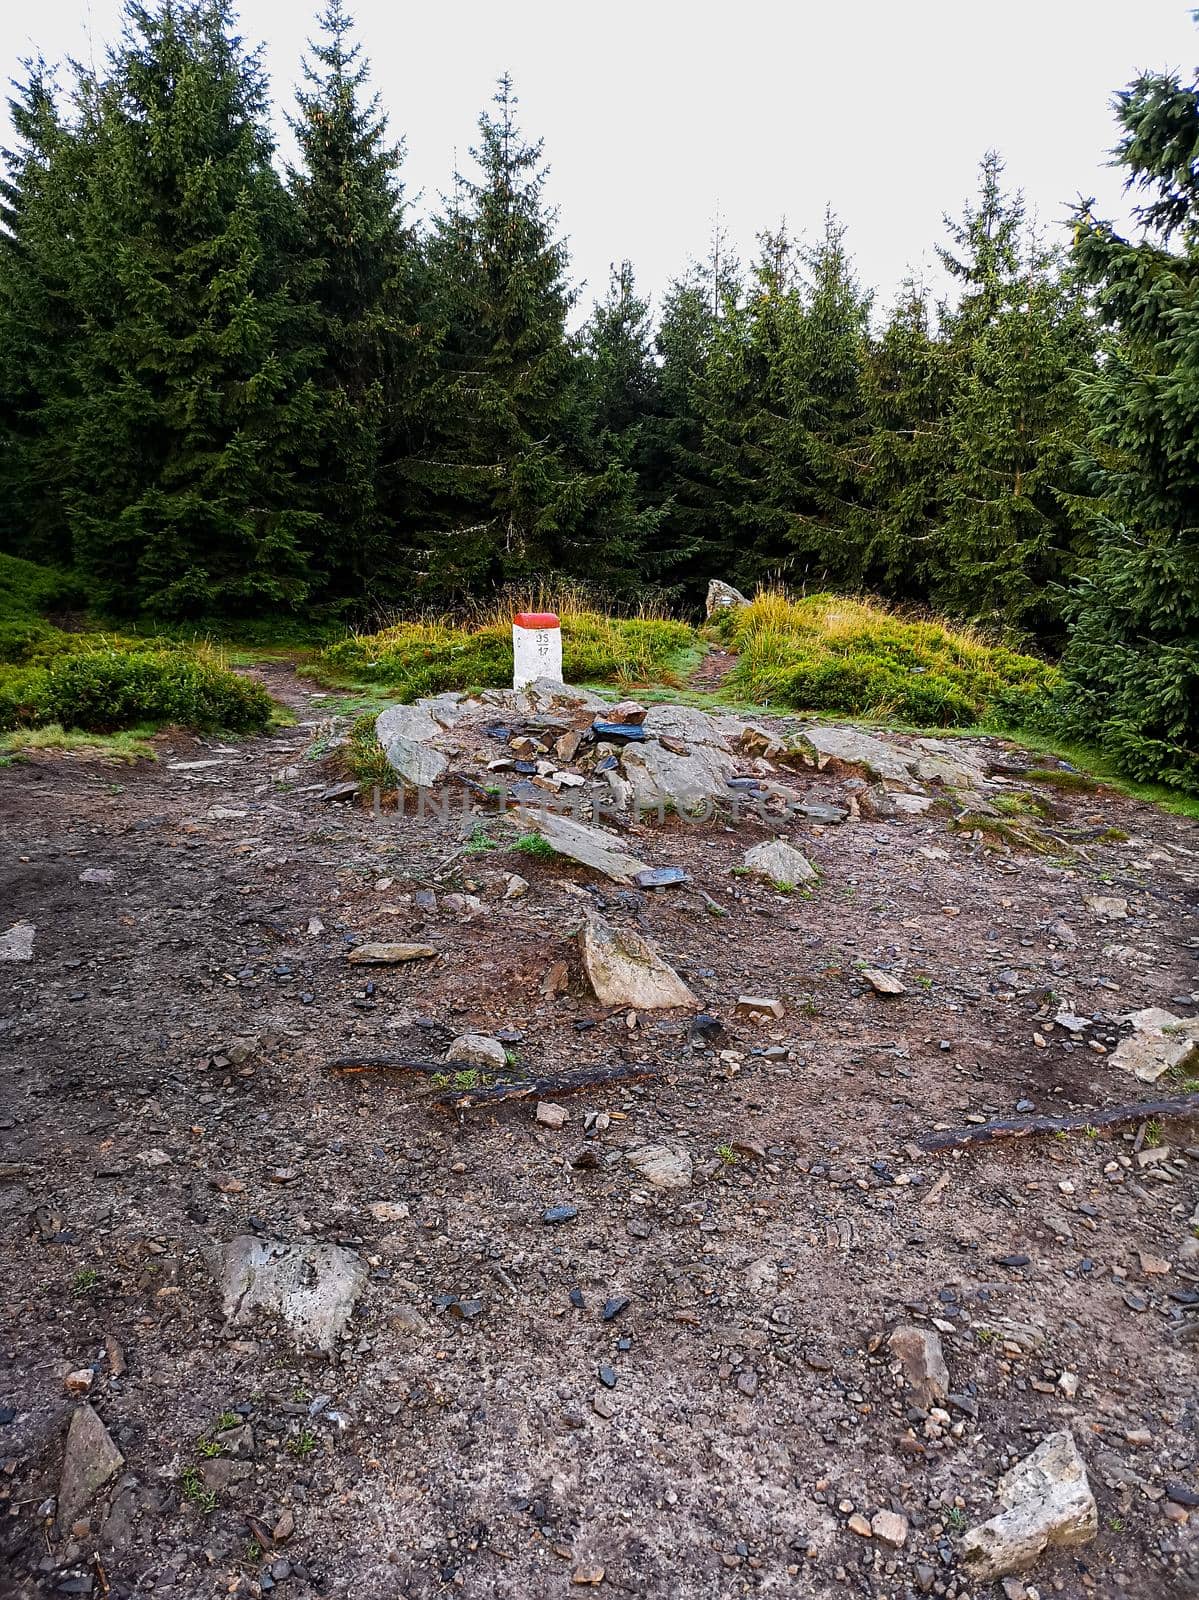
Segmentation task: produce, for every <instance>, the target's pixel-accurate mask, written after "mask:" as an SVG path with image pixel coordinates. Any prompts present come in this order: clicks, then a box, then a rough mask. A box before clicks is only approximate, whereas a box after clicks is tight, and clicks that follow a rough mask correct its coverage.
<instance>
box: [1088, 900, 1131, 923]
mask: <svg viewBox="0 0 1199 1600" xmlns="http://www.w3.org/2000/svg"><path fill="white" fill-rule="evenodd" d="M1082 903H1083V905H1084V906H1086V908H1087V910H1088V911H1089V912H1090V913H1091V914H1092V916H1096V917H1098V918H1099V920H1100V922H1124V921H1126V920H1127V918H1128V901H1127V900H1123V899H1121V898H1120V897H1119V896H1118V895H1113V894H1088V895H1084V897H1083V902H1082Z"/></svg>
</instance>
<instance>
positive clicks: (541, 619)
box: [512, 611, 558, 628]
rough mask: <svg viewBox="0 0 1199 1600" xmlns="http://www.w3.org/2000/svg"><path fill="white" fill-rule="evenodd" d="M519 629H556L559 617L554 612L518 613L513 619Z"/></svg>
mask: <svg viewBox="0 0 1199 1600" xmlns="http://www.w3.org/2000/svg"><path fill="white" fill-rule="evenodd" d="M512 620H513V622H514V623H515V624H516V626H517V627H518V628H556V627H557V626H558V618H557V615H556V614H555V613H554V612H553V611H518V612H517V613H516V615H515V616H514V617H513V619H512Z"/></svg>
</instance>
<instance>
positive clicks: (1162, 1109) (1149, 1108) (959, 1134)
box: [916, 1094, 1199, 1154]
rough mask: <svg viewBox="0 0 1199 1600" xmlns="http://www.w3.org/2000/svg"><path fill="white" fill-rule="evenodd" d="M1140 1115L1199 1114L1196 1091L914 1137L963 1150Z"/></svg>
mask: <svg viewBox="0 0 1199 1600" xmlns="http://www.w3.org/2000/svg"><path fill="white" fill-rule="evenodd" d="M1142 1117H1186V1118H1199V1094H1182V1095H1178V1096H1177V1097H1176V1098H1175V1099H1173V1100H1138V1101H1137V1102H1135V1104H1133V1105H1123V1106H1108V1107H1107V1108H1106V1110H1103V1111H1079V1112H1074V1113H1071V1114H1070V1115H1069V1116H1066V1117H1006V1118H1001V1119H999V1120H998V1121H996V1122H979V1123H976V1124H975V1125H974V1126H973V1127H971V1128H956V1129H952V1130H951V1131H949V1132H945V1133H926V1134H924V1135H923V1136H922V1137H921V1138H919V1139H917V1140H916V1144H917V1146H918V1147H919V1148H920V1149H921V1150H927V1151H929V1152H930V1154H936V1153H937V1152H939V1151H942V1150H965V1149H967V1148H968V1147H969V1146H970V1145H974V1144H991V1143H992V1142H993V1141H994V1140H996V1139H1026V1138H1027V1137H1028V1135H1029V1134H1031V1133H1085V1132H1086V1131H1087V1130H1088V1129H1090V1128H1114V1127H1119V1126H1120V1124H1121V1123H1124V1122H1137V1121H1139V1120H1140V1119H1141V1118H1142Z"/></svg>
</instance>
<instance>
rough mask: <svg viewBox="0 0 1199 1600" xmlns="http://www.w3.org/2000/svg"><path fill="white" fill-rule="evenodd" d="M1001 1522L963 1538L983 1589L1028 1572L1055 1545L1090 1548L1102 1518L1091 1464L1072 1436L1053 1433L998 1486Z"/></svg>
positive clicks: (996, 1518) (973, 1530) (972, 1570)
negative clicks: (1090, 1475) (1008, 1576)
mask: <svg viewBox="0 0 1199 1600" xmlns="http://www.w3.org/2000/svg"><path fill="white" fill-rule="evenodd" d="M997 1493H998V1497H999V1502H1000V1504H1001V1505H1002V1506H1003V1508H1004V1509H1003V1510H1002V1511H1001V1512H1000V1513H999V1514H998V1516H994V1517H992V1518H991V1519H990V1520H989V1521H987V1522H981V1523H979V1524H978V1526H977V1527H974V1528H971V1529H969V1531H968V1532H967V1533H965V1534H964V1535H963V1536H962V1556H963V1558H964V1560H965V1562H966V1565H967V1566H968V1568H969V1569H970V1573H971V1575H972V1576H973V1577H974V1578H975V1579H976V1580H977V1581H978V1582H980V1583H986V1582H989V1581H990V1580H991V1579H993V1578H1002V1577H1004V1576H1005V1575H1006V1574H1007V1573H1011V1572H1027V1571H1028V1569H1029V1568H1030V1567H1031V1566H1033V1565H1034V1563H1035V1562H1036V1560H1037V1557H1038V1556H1039V1555H1040V1554H1041V1552H1042V1551H1043V1550H1045V1549H1046V1548H1047V1547H1048V1546H1050V1545H1067V1546H1069V1545H1080V1544H1088V1543H1089V1542H1090V1541H1091V1540H1092V1539H1093V1538H1094V1537H1095V1535H1096V1533H1097V1532H1098V1531H1099V1512H1098V1508H1097V1507H1096V1505H1095V1496H1094V1495H1093V1494H1092V1493H1091V1485H1090V1481H1089V1480H1088V1478H1087V1468H1086V1463H1085V1462H1084V1461H1083V1459H1082V1457H1081V1455H1079V1453H1078V1446H1077V1445H1076V1444H1075V1443H1074V1439H1073V1436H1072V1435H1071V1434H1069V1433H1066V1432H1062V1433H1051V1434H1049V1435H1048V1436H1047V1437H1046V1438H1044V1439H1042V1440H1041V1443H1040V1444H1039V1445H1038V1446H1037V1448H1036V1449H1035V1450H1034V1451H1033V1452H1032V1454H1031V1455H1028V1456H1025V1458H1024V1460H1023V1461H1018V1462H1017V1463H1016V1465H1015V1466H1014V1467H1013V1468H1012V1469H1011V1470H1010V1471H1009V1472H1005V1473H1004V1475H1003V1477H1002V1478H1000V1480H999V1488H998V1491H997Z"/></svg>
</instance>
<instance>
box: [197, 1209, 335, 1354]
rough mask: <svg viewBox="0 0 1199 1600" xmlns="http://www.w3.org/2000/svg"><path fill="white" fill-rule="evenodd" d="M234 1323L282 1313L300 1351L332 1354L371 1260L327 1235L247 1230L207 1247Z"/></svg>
mask: <svg viewBox="0 0 1199 1600" xmlns="http://www.w3.org/2000/svg"><path fill="white" fill-rule="evenodd" d="M205 1255H206V1259H207V1261H208V1266H209V1270H210V1271H211V1272H212V1275H213V1277H214V1278H215V1279H216V1282H217V1288H218V1290H219V1291H220V1295H221V1302H222V1309H223V1311H224V1315H225V1319H226V1322H227V1323H228V1324H229V1326H230V1327H241V1326H242V1325H244V1324H245V1323H247V1322H249V1321H251V1320H252V1318H253V1316H254V1313H255V1312H265V1313H266V1314H267V1315H268V1316H277V1317H279V1318H280V1319H281V1321H282V1322H283V1323H284V1324H285V1325H286V1327H287V1329H288V1331H289V1332H290V1334H291V1335H292V1338H293V1339H294V1340H295V1343H296V1347H297V1348H298V1349H300V1350H310V1349H312V1348H313V1347H315V1348H316V1349H318V1350H323V1351H324V1352H325V1353H326V1355H328V1354H331V1353H332V1352H333V1350H334V1349H335V1347H336V1345H337V1341H338V1339H340V1338H341V1335H342V1334H343V1332H344V1331H345V1326H346V1323H347V1322H348V1321H349V1319H350V1313H351V1312H352V1311H353V1309H354V1305H355V1302H356V1301H357V1299H358V1296H359V1295H360V1294H361V1293H362V1291H363V1289H364V1287H365V1286H366V1278H367V1271H366V1263H365V1262H364V1261H363V1260H362V1258H361V1256H358V1255H356V1254H355V1253H354V1251H353V1250H345V1249H343V1248H342V1247H341V1245H336V1244H329V1243H328V1242H326V1241H325V1240H322V1239H306V1240H304V1241H303V1242H301V1243H295V1244H287V1243H285V1242H284V1241H283V1240H281V1239H268V1238H260V1237H257V1236H255V1235H252V1234H241V1235H239V1236H238V1237H237V1238H236V1239H231V1240H230V1241H229V1243H228V1244H226V1245H217V1246H214V1247H213V1248H212V1249H210V1250H208V1251H206V1252H205Z"/></svg>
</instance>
